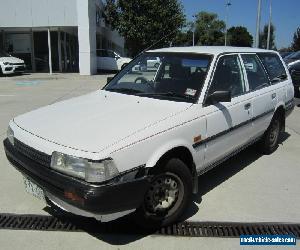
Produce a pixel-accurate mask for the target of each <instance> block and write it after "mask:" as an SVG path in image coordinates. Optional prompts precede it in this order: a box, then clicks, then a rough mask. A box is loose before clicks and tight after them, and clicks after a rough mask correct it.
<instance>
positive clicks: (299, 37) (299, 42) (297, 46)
mask: <svg viewBox="0 0 300 250" xmlns="http://www.w3.org/2000/svg"><path fill="white" fill-rule="evenodd" d="M291 47H292V48H293V50H294V51H298V50H300V27H298V28H297V30H296V32H295V33H294V37H293V42H292V46H291Z"/></svg>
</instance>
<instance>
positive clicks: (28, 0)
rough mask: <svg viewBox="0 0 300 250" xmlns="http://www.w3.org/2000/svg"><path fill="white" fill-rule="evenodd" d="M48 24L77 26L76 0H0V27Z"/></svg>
mask: <svg viewBox="0 0 300 250" xmlns="http://www.w3.org/2000/svg"><path fill="white" fill-rule="evenodd" d="M49 26H77V6H76V0H0V28H1V27H49Z"/></svg>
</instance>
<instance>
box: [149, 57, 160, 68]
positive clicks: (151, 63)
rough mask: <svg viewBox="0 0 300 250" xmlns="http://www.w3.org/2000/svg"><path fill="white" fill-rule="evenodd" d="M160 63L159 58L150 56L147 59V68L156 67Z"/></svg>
mask: <svg viewBox="0 0 300 250" xmlns="http://www.w3.org/2000/svg"><path fill="white" fill-rule="evenodd" d="M159 64H160V58H159V57H157V56H154V57H150V58H149V59H148V60H147V68H158V67H159Z"/></svg>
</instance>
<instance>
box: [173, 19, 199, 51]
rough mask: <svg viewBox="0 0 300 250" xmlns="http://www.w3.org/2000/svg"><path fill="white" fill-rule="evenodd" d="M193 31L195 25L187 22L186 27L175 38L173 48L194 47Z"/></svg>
mask: <svg viewBox="0 0 300 250" xmlns="http://www.w3.org/2000/svg"><path fill="white" fill-rule="evenodd" d="M193 29H194V23H193V22H187V23H186V24H185V25H184V27H183V28H182V29H181V30H179V31H178V32H177V34H176V36H175V38H174V39H173V40H172V46H192V45H193Z"/></svg>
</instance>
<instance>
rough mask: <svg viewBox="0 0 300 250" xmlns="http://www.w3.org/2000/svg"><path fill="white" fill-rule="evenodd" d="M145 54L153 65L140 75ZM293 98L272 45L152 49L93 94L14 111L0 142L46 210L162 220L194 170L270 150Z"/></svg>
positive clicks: (193, 187)
mask: <svg viewBox="0 0 300 250" xmlns="http://www.w3.org/2000/svg"><path fill="white" fill-rule="evenodd" d="M153 57H157V58H159V60H158V61H159V65H158V67H157V68H156V70H153V69H151V70H149V71H148V70H145V69H144V70H142V71H140V72H137V70H136V65H142V64H146V62H147V60H148V59H149V58H153ZM134 68H135V70H133V69H134ZM293 96H294V88H293V84H292V80H291V77H290V75H289V73H288V70H287V68H286V66H285V64H284V63H283V61H282V59H281V57H280V56H279V54H278V53H277V52H274V51H268V50H260V49H253V48H234V47H182V48H180V47H178V48H165V49H158V50H151V51H147V52H145V53H143V54H141V55H140V56H138V57H137V58H135V59H134V60H133V61H132V62H130V64H129V65H127V66H126V67H125V68H124V69H123V70H122V71H121V72H120V73H119V74H117V75H116V76H115V77H114V78H113V79H110V81H109V82H108V84H107V85H106V86H105V87H104V88H103V89H101V90H98V91H95V92H93V93H90V94H87V95H84V96H80V97H77V98H73V99H70V100H67V101H63V102H59V103H55V104H52V105H50V106H46V107H43V108H40V109H37V110H35V111H32V112H29V113H27V114H24V115H20V116H18V117H16V118H14V119H13V120H12V121H11V122H10V124H9V128H8V133H7V139H6V140H5V141H4V146H5V151H6V155H7V158H8V159H9V161H10V162H11V163H12V165H13V166H15V167H16V168H17V169H18V170H19V171H20V172H21V173H22V174H23V175H24V177H25V186H26V189H27V190H28V191H29V192H31V193H32V194H33V195H35V196H37V197H44V198H45V199H46V201H47V202H48V204H50V205H51V206H56V207H59V208H61V209H63V210H65V211H68V212H71V213H74V214H77V215H82V216H87V217H93V218H96V219H97V220H100V221H103V222H106V221H109V220H113V219H116V218H118V217H121V216H124V215H126V214H129V213H132V212H135V216H134V218H136V221H137V222H138V223H140V224H141V225H143V226H146V227H150V226H151V227H153V226H155V227H156V226H164V225H167V224H170V223H173V222H175V221H178V220H180V218H181V216H182V214H183V212H184V211H185V210H186V208H187V206H188V205H189V203H190V202H191V197H192V193H196V192H197V187H198V183H197V180H198V176H199V175H201V174H203V173H204V172H206V171H208V170H210V169H211V168H213V167H215V166H216V165H218V164H220V163H221V162H223V161H224V160H226V159H228V158H229V157H231V156H233V155H234V154H236V153H238V152H239V151H240V150H242V149H244V148H245V147H247V146H249V145H250V144H253V143H257V145H258V148H259V149H260V150H261V152H263V153H266V154H270V153H272V152H273V151H274V150H276V148H277V146H278V138H279V135H280V132H281V131H283V130H284V128H285V119H286V116H287V115H289V114H290V113H291V111H292V110H293V108H294V99H293ZM220 202H221V201H220Z"/></svg>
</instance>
